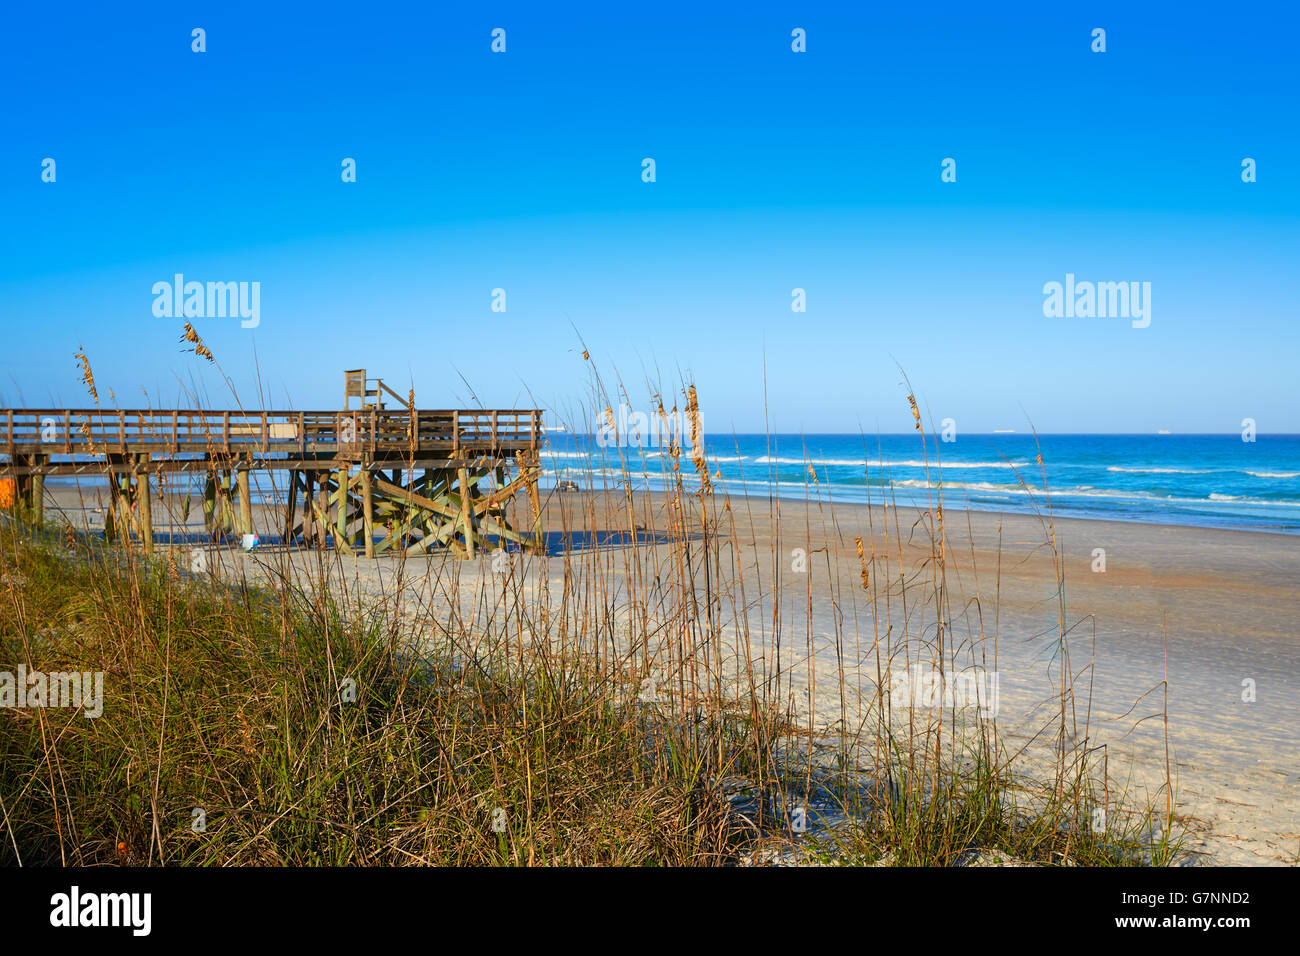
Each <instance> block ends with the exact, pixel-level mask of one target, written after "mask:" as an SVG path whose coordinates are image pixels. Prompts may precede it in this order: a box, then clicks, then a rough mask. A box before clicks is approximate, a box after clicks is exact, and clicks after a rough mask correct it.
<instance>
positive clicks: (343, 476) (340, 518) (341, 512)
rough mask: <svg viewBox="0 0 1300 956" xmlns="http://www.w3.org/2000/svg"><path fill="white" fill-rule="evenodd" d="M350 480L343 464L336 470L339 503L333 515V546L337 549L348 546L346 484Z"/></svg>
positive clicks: (346, 467)
mask: <svg viewBox="0 0 1300 956" xmlns="http://www.w3.org/2000/svg"><path fill="white" fill-rule="evenodd" d="M350 481H351V475H350V474H349V473H348V466H347V465H344V466H343V467H342V468H340V469H339V471H338V486H339V492H338V495H339V504H338V510H337V511H336V512H335V516H334V522H335V524H334V546H335V547H336V548H338V549H339V550H343V549H344V548H347V546H348V485H349V483H350Z"/></svg>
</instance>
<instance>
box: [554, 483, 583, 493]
mask: <svg viewBox="0 0 1300 956" xmlns="http://www.w3.org/2000/svg"><path fill="white" fill-rule="evenodd" d="M555 487H556V490H557V491H581V490H582V489H581V488H579V487H578V483H577V482H576V481H561V482H560V483H559V484H558V485H556V486H555Z"/></svg>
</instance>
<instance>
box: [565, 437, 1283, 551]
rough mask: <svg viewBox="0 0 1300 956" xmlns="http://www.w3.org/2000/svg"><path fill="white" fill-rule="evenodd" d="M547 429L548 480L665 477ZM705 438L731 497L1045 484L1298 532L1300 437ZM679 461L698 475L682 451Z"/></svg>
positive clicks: (998, 498) (962, 500)
mask: <svg viewBox="0 0 1300 956" xmlns="http://www.w3.org/2000/svg"><path fill="white" fill-rule="evenodd" d="M547 437H548V443H547V448H546V450H545V451H544V452H543V465H544V466H545V468H546V476H545V478H546V483H547V484H550V485H554V484H555V483H556V482H559V481H565V480H568V481H575V482H577V483H578V485H579V486H580V487H582V488H584V489H585V488H589V487H593V486H594V487H597V488H599V487H602V485H603V483H607V482H613V481H615V480H621V479H622V474H623V472H622V467H621V465H620V459H621V458H622V459H625V460H626V461H627V463H628V472H629V473H630V474H631V476H632V478H633V479H634V481H635V482H636V483H637V484H638V485H640V486H643V487H650V488H662V487H664V485H665V470H666V468H667V466H668V462H667V461H666V459H665V449H664V448H662V447H656V446H654V445H653V444H651V445H648V446H646V447H638V446H636V445H632V444H628V443H627V442H625V443H624V444H622V445H619V446H614V445H611V444H610V443H608V442H606V443H605V445H604V447H602V446H601V443H600V442H598V440H597V439H596V437H595V436H591V435H580V434H574V433H568V432H550V433H549V434H548V436H547ZM703 444H704V448H705V451H706V456H707V460H708V462H709V471H710V474H711V475H715V477H714V482H715V484H716V485H717V486H718V487H719V490H725V491H728V492H730V493H732V494H749V495H760V496H766V495H767V494H769V493H773V494H776V495H777V496H780V497H788V498H798V499H802V498H804V497H805V496H810V497H813V496H816V495H820V496H821V497H822V498H823V500H831V501H846V502H858V503H862V502H868V501H869V502H871V503H873V504H879V503H881V502H882V501H893V502H896V503H897V504H899V505H903V506H909V505H911V506H924V505H925V503H926V500H927V487H932V488H937V487H939V486H940V485H942V490H943V495H944V501H945V506H946V507H948V508H950V509H951V508H954V507H958V506H967V507H969V508H972V509H975V510H979V511H1008V512H1032V511H1034V510H1035V508H1036V507H1037V508H1038V509H1040V510H1042V511H1044V512H1045V511H1046V509H1047V505H1048V498H1047V495H1045V494H1044V480H1045V483H1046V488H1047V491H1048V492H1049V493H1050V501H1051V508H1052V511H1053V513H1055V514H1056V515H1059V516H1063V517H1079V518H1094V519H1099V518H1100V519H1108V520H1114V521H1137V522H1147V523H1153V524H1180V525H1200V526H1206V527H1221V528H1241V529H1248V530H1258V531H1275V532H1284V533H1289V534H1300V435H1263V434H1260V435H1257V436H1255V440H1254V441H1243V440H1242V437H1241V436H1240V435H1239V434H1231V435H1039V436H1038V437H1037V439H1035V437H1034V436H1033V435H1032V434H1024V433H1015V434H992V435H959V436H958V437H957V438H956V440H955V441H952V442H944V441H940V440H937V439H935V438H933V437H932V438H929V439H927V440H926V441H925V442H924V443H923V441H922V439H921V436H920V435H918V434H910V435H880V436H873V435H867V436H865V437H864V436H861V435H840V434H833V435H706V436H705V438H704V442H703ZM1040 451H1041V453H1042V458H1043V465H1042V468H1041V469H1040V468H1039V465H1038V463H1037V460H1036V458H1037V455H1038V453H1039V452H1040ZM927 452H928V457H929V475H928V479H927V472H926V457H927V454H926V453H927ZM682 468H683V470H684V471H685V472H688V473H689V474H691V475H693V474H694V470H695V469H694V466H693V464H692V463H691V461H690V460H689V459H688V458H686V457H685V456H684V457H683V459H682ZM814 474H815V475H816V483H815V484H814V483H813V480H812V479H813V475H814ZM717 476H720V477H717Z"/></svg>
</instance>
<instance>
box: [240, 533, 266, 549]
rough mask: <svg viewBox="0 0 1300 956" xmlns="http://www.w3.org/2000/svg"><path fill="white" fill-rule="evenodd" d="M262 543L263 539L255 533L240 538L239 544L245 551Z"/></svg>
mask: <svg viewBox="0 0 1300 956" xmlns="http://www.w3.org/2000/svg"><path fill="white" fill-rule="evenodd" d="M260 543H261V539H260V538H259V537H258V536H257V535H255V534H246V535H244V536H243V537H242V538H240V540H239V546H240V547H241V548H243V549H244V550H245V551H252V550H253V549H254V548H256V547H257V546H258V544H260Z"/></svg>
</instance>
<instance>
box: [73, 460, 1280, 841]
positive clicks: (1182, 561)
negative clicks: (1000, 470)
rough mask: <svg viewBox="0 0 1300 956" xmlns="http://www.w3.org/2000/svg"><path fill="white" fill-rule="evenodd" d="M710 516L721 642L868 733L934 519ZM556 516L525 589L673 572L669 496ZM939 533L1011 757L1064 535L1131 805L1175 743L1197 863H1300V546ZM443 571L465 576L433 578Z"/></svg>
mask: <svg viewBox="0 0 1300 956" xmlns="http://www.w3.org/2000/svg"><path fill="white" fill-rule="evenodd" d="M53 494H54V497H55V499H56V501H57V507H56V506H53V505H51V506H50V507H49V509H48V512H47V514H48V515H49V517H50V518H51V519H54V520H57V514H56V512H57V511H62V512H63V513H64V514H66V515H67V516H68V517H69V518H70V519H71V520H72V521H73V522H74V523H75V524H76V525H78V526H82V525H83V524H84V525H86V526H89V527H91V528H95V527H100V526H102V516H103V511H102V510H100V509H102V508H103V506H104V504H105V501H104V500H103V499H106V497H107V495H106V492H105V491H104V489H101V488H97V487H94V486H86V487H84V488H82V489H81V490H80V491H78V490H76V489H69V488H66V487H64V488H60V489H58V490H57V491H54V492H53ZM692 502H693V503H692V504H691V505H690V507H693V508H698V502H697V501H695V500H694V499H692ZM712 507H714V508H715V509H717V510H718V512H719V513H718V514H717V515H715V517H718V518H719V520H720V521H721V522H722V527H724V528H731V529H734V541H728V542H725V543H724V545H723V552H724V553H725V554H726V555H727V557H728V559H729V560H731V561H732V562H734V563H733V570H732V571H731V572H729V573H726V574H723V575H722V576H721V577H720V578H714V579H713V580H712V581H711V582H709V584H708V585H707V586H712V587H714V588H722V589H724V590H725V589H728V588H732V587H734V584H735V582H736V581H737V580H739V579H740V578H743V580H744V581H745V593H744V596H743V600H742V599H741V598H740V595H738V594H735V593H729V594H728V595H727V601H725V602H723V603H724V604H728V606H732V605H731V604H729V602H733V599H734V607H735V608H737V610H736V613H735V616H734V618H733V619H732V620H731V621H730V622H729V623H728V625H727V627H726V628H725V630H726V631H727V633H728V634H729V635H731V637H732V638H734V640H735V642H736V643H735V645H734V646H733V647H731V648H730V649H729V650H730V651H731V652H734V653H736V654H740V647H741V644H742V643H747V644H748V650H747V653H749V654H750V655H752V657H753V658H754V659H755V660H756V661H759V662H760V663H761V664H762V665H771V664H772V663H774V662H776V661H778V660H779V661H780V663H781V666H782V673H783V678H782V681H783V682H782V687H783V688H786V691H787V692H789V693H792V694H794V695H795V696H803V697H804V698H805V701H806V704H807V707H809V708H811V710H812V712H813V715H814V719H815V722H816V723H817V725H818V726H819V727H820V728H822V729H833V728H835V727H837V726H842V722H844V721H846V720H847V721H848V722H849V723H852V722H853V720H854V719H860V717H861V713H862V711H861V701H862V700H863V699H866V698H868V697H870V695H871V694H872V693H873V692H874V682H875V674H876V656H875V653H876V650H877V649H879V648H880V647H882V646H888V645H889V642H890V637H889V634H890V632H891V627H892V628H893V629H894V633H897V632H898V631H899V630H901V629H903V628H904V627H907V628H911V629H912V630H918V629H919V630H920V631H921V632H922V633H924V632H925V630H926V628H928V627H930V626H932V624H933V622H934V620H935V617H936V615H935V609H934V608H933V607H929V606H926V605H925V603H924V602H922V603H921V604H919V605H918V604H913V605H910V606H907V605H906V602H905V601H904V597H905V596H909V595H911V594H913V593H915V592H916V590H917V589H919V588H921V586H922V584H923V583H925V582H926V580H927V578H928V576H929V575H930V573H931V572H930V569H929V566H928V563H927V559H928V558H929V556H930V555H931V553H932V544H931V541H930V540H929V537H928V533H927V531H926V530H925V527H924V524H923V523H921V522H920V521H919V518H920V516H919V515H918V513H917V512H915V511H912V510H909V509H902V508H899V509H892V508H891V509H888V510H885V509H882V508H879V507H875V508H871V509H870V510H868V508H867V507H866V506H863V505H853V504H843V503H836V504H834V505H833V506H832V505H831V504H829V503H822V504H818V503H816V502H807V503H806V502H803V501H794V500H788V499H786V500H776V499H771V500H769V499H767V498H755V497H748V498H746V497H731V498H727V497H726V495H725V493H722V492H719V494H718V495H717V496H716V497H715V498H714V499H713V504H712ZM545 509H546V514H545V527H546V529H547V553H546V555H544V556H540V555H516V556H514V557H513V558H511V559H510V562H509V568H510V573H512V574H517V575H521V576H522V577H523V579H524V581H525V584H526V586H527V587H545V586H548V582H550V583H552V584H554V582H557V581H560V580H562V579H563V576H564V574H565V569H566V564H571V563H572V561H573V560H574V556H575V555H580V554H581V553H582V552H583V550H584V548H585V547H586V546H587V545H589V543H590V541H591V540H592V536H593V535H594V536H598V537H599V539H600V541H601V545H602V546H601V548H600V554H601V556H602V560H603V561H605V567H604V568H603V570H602V571H601V573H602V574H606V575H608V578H609V580H610V581H612V582H614V583H615V587H614V589H613V590H614V592H616V593H617V592H619V591H620V590H626V589H627V588H629V587H634V586H637V585H636V580H639V581H641V582H645V581H648V580H653V579H654V576H655V574H656V572H657V569H659V568H661V567H662V565H663V562H665V561H667V560H670V553H669V552H670V550H671V549H670V548H669V546H668V542H667V540H666V538H665V537H664V534H663V533H664V532H665V531H666V530H668V528H669V525H670V524H671V521H672V520H673V519H672V518H671V516H670V514H669V512H668V509H667V508H666V500H665V497H664V496H663V495H660V494H654V493H637V494H636V495H635V500H634V506H633V510H634V515H633V516H632V517H631V518H630V517H629V514H628V510H627V501H626V499H625V497H624V495H623V493H622V492H621V491H619V492H596V493H584V492H564V493H558V492H549V493H547V494H546V497H545ZM196 510H197V509H196ZM180 511H181V508H180V507H179V505H178V504H177V503H176V502H169V503H168V504H167V505H166V506H164V507H161V508H159V509H157V510H156V511H155V515H156V516H157V517H156V518H155V521H156V524H157V527H158V529H159V537H158V545H157V547H158V549H159V551H160V552H162V551H165V549H166V548H167V547H169V546H172V545H169V541H168V536H169V534H173V533H174V535H175V537H174V542H175V543H174V546H175V547H177V548H180V549H184V550H191V549H194V548H200V549H203V550H204V551H205V553H207V552H210V551H211V552H217V551H219V554H220V557H219V559H218V561H219V564H220V566H221V567H222V568H223V573H226V574H231V575H234V576H236V577H237V576H239V575H248V576H250V577H254V578H255V577H257V576H258V575H259V574H260V573H263V571H264V570H265V569H266V568H267V567H268V566H269V562H270V561H271V558H272V556H273V555H276V554H281V553H282V552H283V549H282V548H281V546H280V545H279V543H278V535H279V520H280V519H279V518H278V517H277V515H278V512H277V511H276V510H274V509H271V508H266V507H255V508H254V523H255V527H256V528H257V530H258V533H259V534H260V535H261V537H262V542H261V543H260V544H259V545H258V546H257V547H256V548H254V549H253V551H251V552H249V553H244V552H242V551H241V550H240V549H239V548H238V547H235V546H231V545H223V546H213V545H209V544H207V543H206V538H205V536H204V535H203V533H202V517H201V515H199V514H194V513H191V515H190V520H189V522H188V524H183V523H181V522H180V521H179V514H180ZM164 515H165V516H167V517H163V516H164ZM169 527H170V529H171V530H169ZM566 529H568V530H567V532H566ZM944 529H945V542H944V548H945V551H946V554H945V556H946V559H947V562H948V573H947V580H946V585H945V588H946V593H947V595H948V600H947V611H946V612H945V614H944V615H942V616H943V617H944V618H945V628H946V630H947V632H948V638H947V640H948V641H949V646H950V647H951V650H952V654H953V657H954V659H958V660H960V659H963V658H965V659H970V660H974V661H976V662H977V663H980V662H982V665H983V666H984V667H985V668H986V669H987V670H989V671H993V672H996V674H997V677H998V689H999V710H998V715H997V721H998V730H999V733H1000V734H1002V735H1003V736H1004V737H1005V739H1006V740H1007V741H1008V743H1009V744H1011V745H1014V744H1015V742H1016V741H1029V740H1030V739H1031V738H1033V736H1034V734H1035V732H1036V730H1037V729H1038V728H1040V727H1041V726H1042V725H1043V724H1044V723H1046V722H1047V721H1049V720H1050V719H1051V718H1052V717H1053V716H1054V715H1053V712H1052V708H1053V707H1054V706H1055V698H1054V695H1055V694H1056V693H1057V682H1058V676H1057V672H1056V671H1055V670H1054V668H1053V664H1052V661H1053V648H1059V646H1060V645H1059V642H1058V638H1059V634H1060V631H1061V624H1060V622H1061V620H1062V617H1061V608H1060V605H1059V601H1058V589H1057V586H1056V575H1057V564H1056V561H1055V559H1054V556H1053V552H1052V548H1051V547H1050V544H1049V543H1050V541H1051V539H1052V537H1053V535H1054V539H1055V544H1056V549H1057V551H1058V552H1059V555H1060V566H1061V568H1062V569H1063V571H1064V576H1065V613H1064V620H1065V622H1066V625H1067V628H1068V642H1069V643H1068V646H1069V655H1070V670H1071V672H1072V673H1073V674H1074V675H1075V689H1076V695H1077V708H1078V714H1077V721H1078V725H1079V727H1080V734H1086V738H1087V741H1088V743H1089V745H1090V746H1095V747H1098V748H1104V754H1105V758H1106V760H1107V766H1108V770H1109V775H1110V777H1111V779H1112V780H1115V781H1118V782H1119V783H1120V784H1121V785H1122V786H1123V789H1124V790H1125V791H1126V796H1127V798H1128V799H1129V800H1136V801H1139V802H1145V801H1150V802H1151V803H1152V804H1153V805H1156V806H1159V807H1160V808H1161V809H1163V807H1164V803H1165V795H1164V793H1163V792H1162V791H1161V790H1160V787H1161V785H1162V784H1163V782H1164V780H1165V774H1166V743H1167V744H1168V760H1169V765H1168V768H1169V774H1170V776H1171V777H1172V780H1173V791H1174V810H1175V814H1176V819H1177V820H1178V822H1179V823H1180V824H1182V825H1183V826H1185V827H1186V829H1187V841H1186V850H1187V851H1188V855H1187V858H1186V862H1188V863H1193V864H1201V865H1205V864H1209V865H1286V864H1294V863H1295V861H1296V859H1297V857H1298V856H1300V819H1297V817H1298V815H1300V761H1298V760H1297V758H1298V757H1300V677H1298V676H1297V674H1296V662H1297V660H1298V659H1300V629H1298V628H1297V625H1296V621H1297V620H1300V587H1298V585H1300V539H1297V538H1296V537H1294V536H1288V535H1278V534H1268V533H1261V532H1245V531H1231V530H1215V529H1204V528H1193V527H1180V526H1162V525H1147V524H1130V523H1120V522H1109V521H1094V520H1078V519H1057V520H1056V521H1055V522H1053V523H1052V527H1051V528H1050V529H1049V528H1048V527H1047V526H1046V524H1045V521H1043V520H1040V519H1038V518H1035V517H1032V516H1026V515H1012V514H996V513H991V512H975V511H970V512H967V511H963V510H958V509H955V508H954V509H952V510H947V509H945V513H944ZM731 536H732V535H731V534H729V535H728V537H731ZM859 537H861V538H863V541H864V547H865V550H866V553H867V554H868V555H869V554H870V553H871V552H872V551H873V549H874V552H875V553H876V554H877V556H878V558H879V556H882V555H884V554H889V555H890V556H891V557H890V562H889V564H888V566H887V570H886V565H885V564H884V563H883V560H882V562H881V563H878V564H877V565H876V566H875V573H876V574H877V575H879V576H880V577H877V578H876V579H875V580H873V581H872V582H871V583H870V584H869V587H874V588H877V589H880V588H885V589H886V590H887V591H888V595H889V597H890V601H889V605H890V607H889V609H888V611H887V612H886V613H884V614H883V615H880V616H879V617H878V618H873V617H872V615H871V610H870V602H869V599H868V593H869V592H868V590H864V588H863V583H862V565H861V562H860V561H859V558H858V550H857V548H858V545H857V538H859ZM1096 549H1104V551H1105V570H1104V571H1101V570H1099V569H1096V568H1097V565H1098V561H1097V556H1096V553H1095V552H1096ZM566 552H567V553H568V555H569V558H568V559H567V560H566V556H565V555H566ZM319 554H320V552H315V551H310V550H301V549H294V551H293V552H292V553H291V554H290V562H291V565H292V566H293V567H295V568H300V569H303V570H304V571H305V570H306V569H307V568H308V567H310V566H312V565H313V564H317V565H318V564H319V561H318V556H319ZM493 560H494V556H493V555H491V554H480V556H479V557H478V559H476V560H475V561H472V562H471V561H455V560H449V559H448V558H447V557H446V555H445V554H442V553H438V552H435V553H434V554H432V555H431V556H427V557H420V558H414V559H407V560H405V561H403V560H402V559H399V558H396V557H381V558H376V559H369V560H367V559H365V558H360V557H353V556H338V557H337V559H335V557H334V556H333V555H332V554H331V555H330V561H331V562H332V564H333V574H332V579H334V580H336V581H337V582H339V585H340V586H345V587H348V588H354V589H355V590H356V592H357V594H358V595H361V596H370V597H376V596H379V595H389V596H391V594H392V593H393V591H394V589H395V588H397V586H398V581H399V579H400V580H401V581H402V587H404V588H409V589H410V590H411V594H412V597H414V598H415V599H416V600H415V602H414V603H416V604H418V605H419V606H421V607H423V608H424V609H426V610H427V611H428V612H429V613H432V614H434V615H435V616H438V617H439V618H445V616H446V615H447V614H449V613H456V614H459V615H461V616H462V617H466V618H472V617H474V616H480V617H481V616H483V615H485V614H491V613H495V611H494V609H493V605H492V599H491V596H492V594H493V591H494V588H495V587H496V584H495V583H494V580H495V579H496V578H497V577H498V576H499V572H500V571H501V568H502V564H501V563H500V561H499V560H498V563H497V565H496V566H495V568H494V566H493ZM445 564H450V566H451V567H450V573H447V572H444V571H436V572H434V573H433V574H429V573H426V572H427V571H429V570H430V569H432V568H442V567H443V566H444V565H445ZM494 572H495V573H494ZM703 573H704V568H702V567H701V568H700V569H698V571H697V576H696V581H697V587H698V588H704V587H706V583H705V582H704V581H703V580H702V579H701V575H702V574H703ZM881 577H883V578H884V580H881V579H880V578H881ZM634 578H635V579H636V580H633V579H634ZM641 586H645V585H644V584H642V585H641ZM453 606H454V611H453V610H452V608H453ZM878 606H879V605H878ZM746 630H747V631H748V634H747V636H746V635H743V633H742V632H744V631H746ZM882 635H883V636H882ZM778 643H779V644H780V646H781V650H780V652H779V656H778V651H777V645H778ZM837 648H838V653H837ZM895 666H896V667H897V666H899V663H898V662H897V661H895ZM1166 666H1167V670H1168V688H1167V708H1168V737H1167V740H1166V736H1165V723H1164V720H1163V715H1162V709H1163V707H1164V704H1165V689H1164V687H1163V686H1162V679H1163V677H1164V673H1165V668H1166ZM787 683H788V687H787ZM843 688H847V690H844V691H843V692H841V691H842V689H843ZM1250 698H1253V699H1250ZM846 700H847V701H848V704H847V705H846V703H845V701H846ZM1045 702H1046V704H1045ZM799 703H800V704H803V703H804V701H799ZM1089 705H1090V710H1089ZM1045 708H1046V709H1045ZM1101 752H1102V751H1100V750H1099V751H1098V753H1101Z"/></svg>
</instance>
